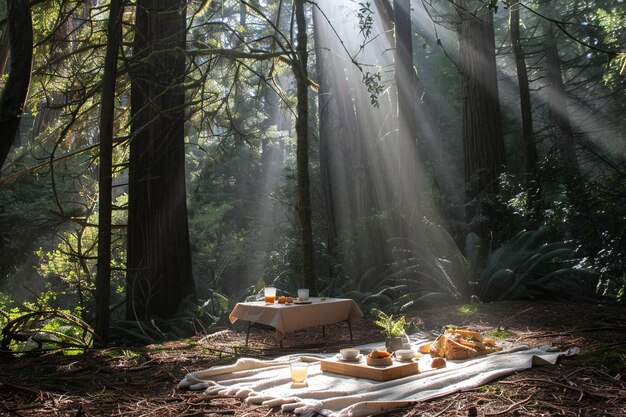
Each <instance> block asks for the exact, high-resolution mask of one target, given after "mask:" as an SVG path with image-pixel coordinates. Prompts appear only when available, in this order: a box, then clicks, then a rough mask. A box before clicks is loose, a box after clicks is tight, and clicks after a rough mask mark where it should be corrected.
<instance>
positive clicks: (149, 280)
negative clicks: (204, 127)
mask: <svg viewBox="0 0 626 417" xmlns="http://www.w3.org/2000/svg"><path fill="white" fill-rule="evenodd" d="M185 4H186V2H184V1H182V0H139V2H138V4H137V12H136V24H135V41H134V45H133V50H134V53H133V62H132V68H131V120H132V121H131V145H130V172H129V182H130V184H129V203H128V205H129V210H128V272H127V288H126V300H127V305H126V316H127V318H128V319H140V320H146V319H148V318H150V317H151V316H159V317H162V318H169V317H172V316H173V315H174V314H175V313H176V312H177V310H178V309H179V307H180V305H181V302H182V301H183V300H185V299H187V298H193V301H195V286H194V281H193V275H192V270H191V251H190V245H189V230H188V223H187V203H186V192H185V148H184V120H185V91H184V87H183V82H184V77H185V54H184V52H183V51H184V49H185V46H186V45H185V37H186V33H185V28H186V25H185V24H186V7H185Z"/></svg>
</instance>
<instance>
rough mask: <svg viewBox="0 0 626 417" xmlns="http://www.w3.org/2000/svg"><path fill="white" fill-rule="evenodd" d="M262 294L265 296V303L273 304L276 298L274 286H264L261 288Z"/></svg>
mask: <svg viewBox="0 0 626 417" xmlns="http://www.w3.org/2000/svg"><path fill="white" fill-rule="evenodd" d="M263 295H264V296H265V303H266V304H274V301H275V300H276V288H275V287H265V289H264V290H263Z"/></svg>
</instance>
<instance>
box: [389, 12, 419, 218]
mask: <svg viewBox="0 0 626 417" xmlns="http://www.w3.org/2000/svg"><path fill="white" fill-rule="evenodd" d="M393 10H394V35H395V42H396V43H395V54H394V58H395V73H394V80H395V83H396V91H397V100H398V110H397V118H398V149H399V164H398V168H399V173H398V177H399V180H400V184H401V188H400V193H398V194H399V195H398V196H397V197H398V198H399V199H400V200H399V207H400V214H401V216H402V217H404V224H402V225H400V227H401V229H400V230H402V228H407V229H408V228H409V226H410V224H411V223H412V220H411V219H412V218H419V217H420V216H419V215H418V214H417V213H416V210H417V209H418V204H417V201H418V200H419V191H420V190H419V187H418V184H419V183H420V178H419V177H418V174H417V172H418V171H417V169H416V167H417V165H418V164H419V159H418V152H417V140H418V138H417V130H418V129H417V125H416V123H415V122H416V118H415V117H414V116H415V114H416V107H415V103H416V101H417V96H416V94H417V88H416V86H415V71H414V69H413V38H412V36H413V35H412V31H411V2H410V1H409V0H394V1H393Z"/></svg>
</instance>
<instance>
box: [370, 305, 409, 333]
mask: <svg viewBox="0 0 626 417" xmlns="http://www.w3.org/2000/svg"><path fill="white" fill-rule="evenodd" d="M377 317H378V318H377V319H376V320H374V324H375V325H377V326H378V327H380V328H381V329H382V332H383V334H384V335H385V336H386V337H387V338H392V337H400V336H403V335H404V334H405V328H406V327H407V326H408V322H407V321H406V318H405V317H404V316H400V317H398V318H394V316H393V314H389V315H387V314H385V313H384V312H382V311H378V316H377Z"/></svg>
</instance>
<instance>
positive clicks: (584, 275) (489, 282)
mask: <svg viewBox="0 0 626 417" xmlns="http://www.w3.org/2000/svg"><path fill="white" fill-rule="evenodd" d="M543 236H544V232H543V230H531V231H525V232H520V233H519V234H518V235H517V236H516V237H515V238H514V239H512V240H511V241H509V242H506V243H505V244H503V245H502V246H501V247H499V248H498V249H496V250H495V251H493V252H492V253H491V254H490V255H489V258H488V259H487V262H486V265H485V266H484V268H483V269H482V272H481V274H480V277H479V281H478V286H477V295H478V296H479V297H480V298H481V300H483V301H495V300H506V299H522V298H550V299H567V300H587V301H588V300H591V299H592V298H593V297H594V290H595V286H596V284H597V282H598V279H599V275H598V274H597V273H596V272H595V271H593V270H591V269H588V268H585V267H584V266H583V265H581V264H580V263H579V262H580V259H578V258H577V256H576V253H575V251H574V250H573V249H571V248H570V247H569V245H568V244H567V243H566V242H552V243H543Z"/></svg>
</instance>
